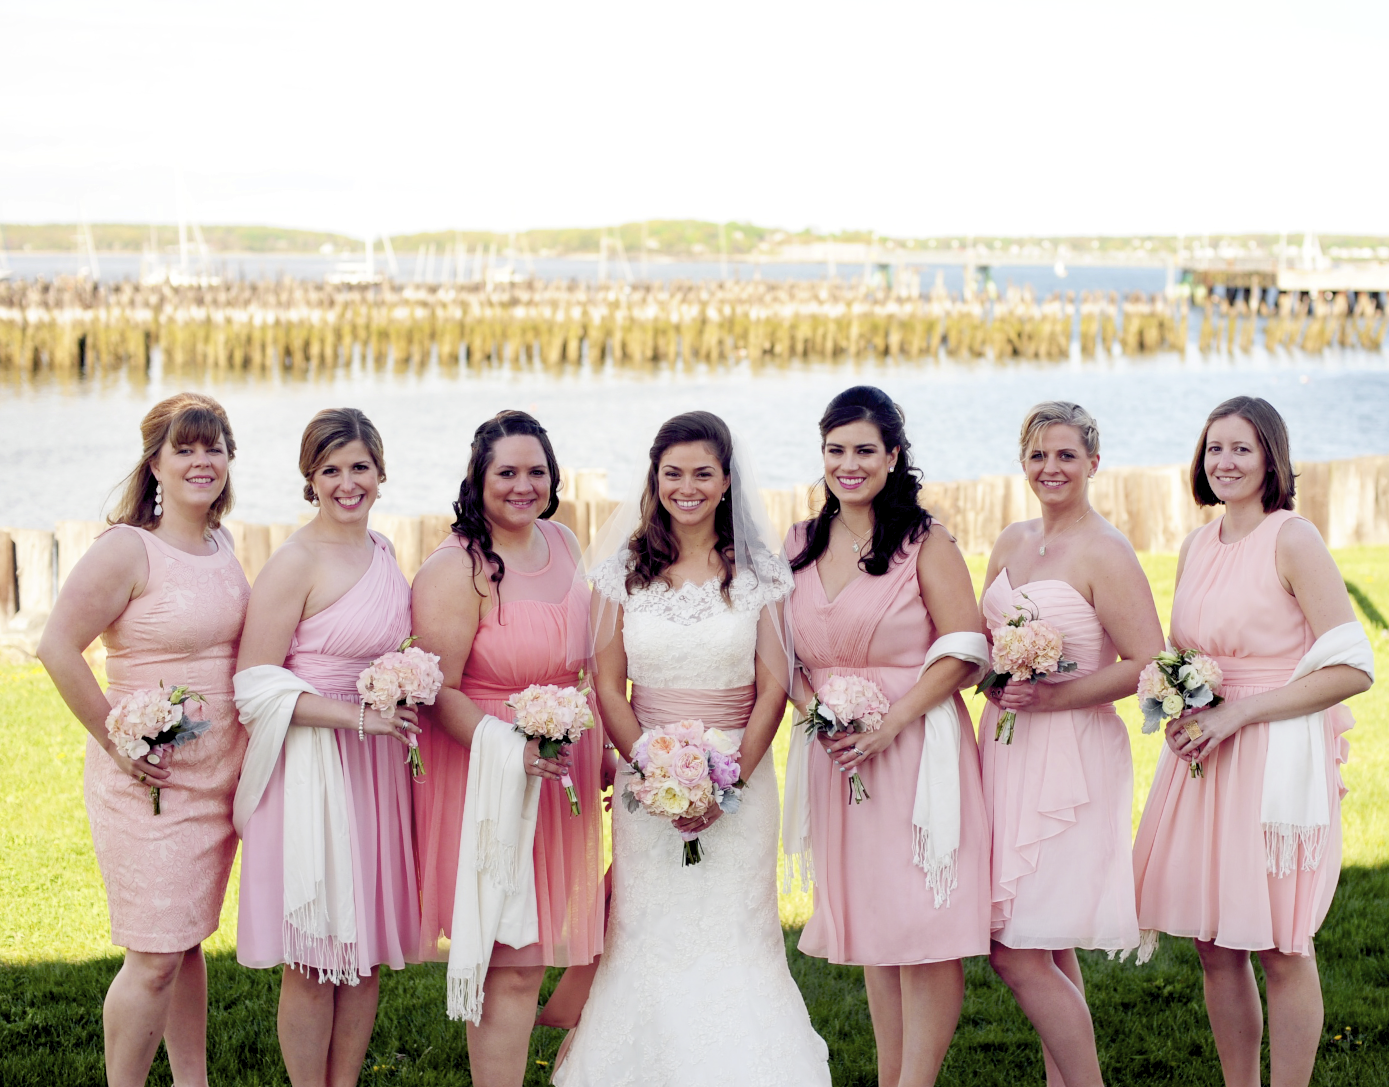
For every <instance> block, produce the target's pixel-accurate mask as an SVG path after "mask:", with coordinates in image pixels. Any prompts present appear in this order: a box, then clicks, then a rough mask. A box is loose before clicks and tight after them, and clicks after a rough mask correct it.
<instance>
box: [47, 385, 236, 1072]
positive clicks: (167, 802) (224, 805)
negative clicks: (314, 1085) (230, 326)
mask: <svg viewBox="0 0 1389 1087" xmlns="http://www.w3.org/2000/svg"><path fill="white" fill-rule="evenodd" d="M140 430H141V435H142V437H143V440H144V450H143V454H142V456H141V459H140V463H139V465H138V466H136V468H135V470H134V471H133V472H131V474H130V476H129V478H128V480H127V482H126V488H125V493H124V495H123V496H122V499H121V502H120V505H119V507H118V508H117V510H116V512H115V513H114V514H113V515H112V517H111V523H112V524H113V525H115V526H116V527H114V528H112V529H109V530H108V531H106V532H105V533H103V534H102V535H101V536H100V537H99V538H98V539H97V541H96V542H95V543H94V544H93V545H92V547H91V549H90V550H89V551H88V552H87V553H86V554H85V555H84V556H83V557H82V559H81V560H80V561H79V562H78V563H77V565H76V566H75V567H74V568H73V571H72V573H71V575H69V577H68V580H67V582H66V584H65V585H64V586H63V591H62V593H61V594H60V595H59V597H58V602H57V605H56V606H55V607H54V609H53V614H52V615H51V616H50V617H49V620H48V625H47V626H46V627H45V629H44V633H43V640H42V641H41V642H40V643H39V659H40V660H42V661H43V664H44V667H45V668H47V669H48V672H49V675H51V676H52V677H53V682H54V685H55V686H56V687H57V688H58V692H59V693H60V694H61V695H62V696H63V700H64V701H65V702H66V703H67V704H68V707H69V708H70V709H71V710H72V712H73V714H74V715H75V716H76V717H77V719H78V720H79V721H81V722H82V724H83V726H85V727H86V729H87V731H88V732H89V733H91V737H90V738H89V739H88V740H87V759H86V769H85V774H84V792H85V794H86V800H87V815H88V817H89V818H90V819H91V824H92V841H93V844H94V845H95V847H96V857H97V863H98V864H99V865H100V867H101V876H102V879H103V880H104V881H105V883H106V898H107V905H108V907H109V909H110V914H111V940H112V942H113V943H116V944H118V945H120V946H122V947H124V948H126V949H127V950H126V956H125V962H124V964H123V965H122V966H121V969H120V972H119V973H118V974H117V975H116V977H115V980H114V981H112V982H111V988H110V990H109V991H108V992H107V994H106V1005H105V1009H104V1015H103V1025H104V1028H105V1035H106V1075H107V1080H108V1082H109V1083H111V1084H113V1085H126V1084H143V1083H144V1082H145V1078H146V1076H148V1074H149V1068H150V1063H151V1062H152V1061H153V1060H154V1054H155V1052H156V1050H157V1049H158V1048H159V1042H160V1039H161V1038H163V1040H164V1042H165V1045H166V1047H167V1049H168V1054H169V1065H170V1068H171V1069H172V1071H173V1075H174V1079H175V1081H176V1082H179V1083H206V1082H207V968H206V966H205V965H204V962H203V954H202V941H203V940H205V939H207V937H208V936H210V935H212V933H213V932H215V931H216V930H217V918H218V915H219V914H220V912H221V908H222V899H223V898H224V896H225V895H226V891H227V877H228V876H229V875H230V873H231V866H232V859H233V858H234V857H235V855H236V834H235V832H234V831H233V829H232V822H231V805H232V794H233V792H234V791H235V789H236V775H237V769H238V768H239V767H240V765H241V753H242V751H243V750H244V749H245V747H246V733H245V732H244V730H243V729H242V728H241V725H240V723H239V722H238V721H237V719H236V708H235V706H234V705H233V704H232V699H231V693H232V662H233V661H234V660H235V658H236V646H237V639H238V638H239V637H240V636H241V623H242V619H243V618H244V616H245V614H246V600H247V597H248V596H249V595H250V590H249V588H248V587H247V585H246V577H245V575H244V574H243V573H242V572H241V567H240V566H239V565H238V564H237V561H236V557H235V556H234V555H233V554H232V549H231V536H230V534H229V533H228V532H227V531H226V529H224V528H220V527H219V524H220V522H221V518H222V517H223V516H224V515H225V514H226V513H227V511H228V510H230V509H231V506H232V490H231V482H230V480H229V478H228V474H227V473H228V467H229V464H230V461H231V459H232V457H233V456H234V455H235V453H236V443H235V442H234V441H233V439H232V433H231V426H230V425H229V424H228V422H227V416H226V413H225V412H224V411H223V410H222V407H221V405H220V404H218V403H217V402H216V401H215V400H213V399H211V398H210V397H206V396H200V395H197V394H195V393H182V394H180V395H178V396H174V397H170V398H169V399H168V400H164V401H161V402H160V403H158V404H156V405H155V406H154V407H153V408H152V409H150V412H149V414H148V415H146V416H145V418H144V421H143V422H142V423H141V425H140ZM98 635H100V636H101V637H102V640H103V641H104V642H105V644H106V649H107V658H106V671H107V676H108V678H109V680H110V686H109V688H108V690H107V692H106V693H105V694H103V693H102V691H101V688H100V686H98V684H97V681H96V678H95V677H94V676H93V675H92V672H91V669H90V668H89V667H88V666H87V662H86V661H85V660H84V659H83V656H82V652H83V650H84V649H86V648H87V646H89V645H91V643H92V641H93V640H94V639H95V638H96V637H97V636H98ZM160 683H163V685H164V687H165V689H169V688H172V687H174V686H177V685H178V684H187V685H188V686H190V687H192V688H193V689H194V690H195V691H197V692H198V693H199V694H201V695H203V696H204V697H205V698H206V700H207V701H206V703H205V704H204V705H203V706H202V708H201V711H199V712H195V716H206V717H208V718H210V719H211V721H212V726H211V727H210V728H209V729H208V730H207V731H206V732H205V733H203V735H202V736H200V737H198V739H197V740H195V741H194V742H192V743H190V744H186V745H185V746H183V747H180V748H179V749H178V751H177V752H176V753H174V754H172V755H168V756H166V757H164V758H161V759H160V760H159V765H153V764H151V763H150V761H149V758H148V756H146V757H145V758H140V759H136V760H134V761H131V760H130V759H127V758H126V757H125V756H124V755H122V754H120V753H119V752H118V751H116V750H114V749H113V748H111V747H110V746H109V743H108V740H107V733H106V725H105V722H106V715H107V713H108V712H109V711H110V709H111V706H112V704H114V703H115V702H116V701H117V700H118V699H119V698H121V697H123V696H125V695H128V694H132V693H134V692H135V691H138V690H147V689H154V688H158V687H159V685H160ZM151 785H157V786H158V787H159V788H160V789H161V790H162V796H161V803H160V814H159V815H157V816H156V815H155V814H154V812H153V809H152V805H151V803H150V786H151Z"/></svg>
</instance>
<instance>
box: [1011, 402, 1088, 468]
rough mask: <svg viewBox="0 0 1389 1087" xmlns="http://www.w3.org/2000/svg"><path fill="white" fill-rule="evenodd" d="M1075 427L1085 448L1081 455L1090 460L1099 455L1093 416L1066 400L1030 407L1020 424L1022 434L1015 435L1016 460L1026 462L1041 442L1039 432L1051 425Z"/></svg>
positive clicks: (1040, 433)
mask: <svg viewBox="0 0 1389 1087" xmlns="http://www.w3.org/2000/svg"><path fill="white" fill-rule="evenodd" d="M1058 424H1059V425H1061V426H1069V427H1075V429H1076V432H1077V433H1078V434H1079V435H1080V440H1081V442H1082V443H1083V444H1084V445H1085V452H1086V453H1088V454H1090V456H1092V457H1096V456H1099V452H1100V425H1099V423H1097V422H1095V417H1094V416H1093V415H1091V414H1090V413H1089V412H1088V411H1086V410H1085V409H1084V408H1082V407H1081V406H1080V405H1079V404H1073V403H1071V401H1069V400H1046V401H1043V402H1042V403H1040V404H1037V405H1034V406H1033V408H1032V410H1031V411H1029V412H1028V413H1027V418H1025V419H1024V420H1023V421H1022V433H1021V434H1020V435H1019V436H1018V457H1019V459H1021V460H1026V459H1027V454H1028V451H1029V450H1031V449H1032V447H1033V446H1035V445H1036V444H1037V443H1038V442H1039V441H1041V439H1042V431H1044V430H1046V429H1047V427H1052V426H1057V425H1058Z"/></svg>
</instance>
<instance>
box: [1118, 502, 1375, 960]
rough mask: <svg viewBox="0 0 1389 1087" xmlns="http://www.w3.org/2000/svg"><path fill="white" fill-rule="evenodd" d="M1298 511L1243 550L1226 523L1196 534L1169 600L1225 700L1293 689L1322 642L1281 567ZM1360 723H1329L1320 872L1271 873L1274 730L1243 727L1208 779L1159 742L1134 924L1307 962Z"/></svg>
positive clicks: (1174, 635)
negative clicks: (1352, 738)
mask: <svg viewBox="0 0 1389 1087" xmlns="http://www.w3.org/2000/svg"><path fill="white" fill-rule="evenodd" d="M1296 516H1297V514H1295V513H1292V512H1290V511H1287V510H1280V511H1277V512H1275V513H1271V514H1269V515H1268V516H1267V517H1265V518H1264V520H1263V522H1262V523H1261V524H1260V525H1259V527H1258V528H1256V529H1255V530H1254V531H1253V532H1251V533H1250V534H1249V535H1248V536H1245V537H1244V538H1243V539H1242V540H1238V541H1236V542H1235V543H1231V544H1227V543H1222V542H1221V540H1220V526H1221V525H1222V524H1223V523H1224V518H1223V517H1222V518H1221V519H1220V520H1218V521H1212V522H1211V523H1210V524H1208V525H1205V526H1203V527H1202V528H1199V529H1197V531H1196V535H1195V536H1194V537H1193V539H1192V541H1191V546H1190V547H1189V548H1188V549H1187V555H1186V564H1185V566H1184V568H1183V570H1182V580H1181V583H1180V584H1179V585H1178V586H1177V592H1176V595H1175V597H1174V598H1173V601H1172V628H1171V640H1172V644H1173V645H1175V646H1178V647H1180V648H1182V649H1196V650H1199V651H1201V652H1202V653H1208V654H1210V655H1211V656H1212V657H1214V658H1215V659H1216V661H1217V662H1218V663H1219V664H1220V667H1221V671H1222V672H1223V673H1224V684H1223V687H1222V690H1221V693H1222V694H1223V695H1224V696H1225V697H1226V698H1231V699H1234V698H1247V697H1249V696H1250V695H1255V694H1260V693H1262V692H1264V691H1269V690H1273V689H1274V688H1276V687H1281V686H1283V685H1284V684H1286V683H1287V681H1288V679H1289V677H1291V676H1292V674H1293V670H1294V669H1295V668H1296V667H1297V663H1298V661H1299V660H1301V659H1302V657H1303V655H1304V654H1306V652H1307V650H1309V649H1310V648H1311V647H1312V643H1313V642H1314V641H1315V640H1316V639H1315V638H1314V637H1313V635H1312V628H1311V626H1309V625H1308V623H1307V619H1306V617H1304V616H1303V614H1302V609H1301V608H1300V607H1299V606H1298V603H1297V600H1296V599H1295V598H1294V597H1293V596H1292V595H1290V594H1289V593H1288V592H1287V590H1286V589H1284V588H1283V584H1282V582H1281V581H1280V580H1279V577H1278V569H1277V566H1276V565H1275V557H1276V550H1277V546H1278V532H1279V530H1280V529H1281V528H1282V526H1283V525H1285V524H1287V522H1289V521H1291V520H1292V519H1293V518H1295V517H1296ZM1354 723H1355V721H1354V718H1352V717H1351V715H1350V711H1349V710H1347V709H1346V708H1345V707H1344V706H1334V707H1332V708H1331V710H1329V711H1328V712H1327V714H1326V728H1325V737H1324V739H1325V742H1326V754H1327V757H1326V774H1327V787H1328V789H1329V793H1330V797H1331V827H1330V834H1329V835H1328V836H1327V839H1326V846H1325V850H1324V852H1323V854H1322V858H1321V863H1320V864H1319V865H1318V866H1317V867H1316V868H1315V869H1314V870H1311V871H1303V870H1302V865H1301V857H1300V856H1299V859H1298V864H1297V868H1296V870H1295V871H1294V872H1292V873H1291V874H1289V875H1286V876H1283V877H1281V878H1280V877H1278V876H1274V875H1271V874H1269V872H1268V871H1267V869H1266V867H1265V860H1264V837H1263V827H1262V824H1261V822H1260V804H1261V802H1262V799H1263V781H1264V759H1265V756H1266V755H1267V752H1268V724H1267V722H1259V723H1256V724H1252V725H1245V726H1244V728H1242V729H1240V730H1239V731H1238V732H1236V733H1235V734H1234V735H1233V736H1231V737H1230V738H1229V739H1228V740H1226V741H1225V742H1224V743H1222V744H1220V746H1219V747H1217V748H1215V749H1214V750H1213V751H1212V752H1211V753H1210V754H1209V755H1208V756H1207V757H1206V758H1205V759H1204V760H1203V761H1202V768H1203V770H1204V771H1205V776H1204V777H1199V778H1193V777H1192V776H1191V775H1190V773H1189V772H1188V769H1187V767H1188V764H1187V763H1185V762H1182V761H1180V760H1179V759H1177V758H1176V757H1175V756H1173V754H1172V752H1171V751H1170V750H1169V749H1168V747H1167V745H1166V743H1165V742H1164V741H1163V740H1162V738H1161V737H1159V736H1153V737H1151V742H1153V743H1162V744H1163V747H1162V754H1161V755H1160V756H1159V757H1158V765H1157V772H1156V773H1155V774H1154V776H1153V787H1152V790H1151V791H1150V792H1149V793H1148V802H1147V805H1146V806H1145V807H1144V809H1143V819H1142V821H1141V822H1140V823H1139V825H1138V835H1137V838H1136V839H1135V841H1134V845H1133V867H1134V877H1135V880H1136V882H1137V896H1138V924H1139V927H1140V928H1142V929H1145V930H1154V931H1158V932H1167V933H1170V934H1171V935H1173V936H1192V937H1195V938H1196V939H1198V940H1209V941H1213V942H1214V943H1216V944H1218V945H1219V946H1221V947H1229V948H1235V949H1238V950H1249V951H1263V950H1269V949H1272V948H1277V949H1278V950H1279V951H1282V952H1284V953H1285V954H1294V955H1309V954H1311V953H1312V937H1313V936H1314V935H1315V934H1316V931H1317V929H1318V928H1320V927H1321V923H1322V921H1323V920H1324V919H1325V918H1326V911H1327V910H1328V909H1329V908H1330V907H1331V899H1332V896H1333V895H1334V894H1335V893H1336V882H1337V880H1338V879H1339V878H1340V873H1341V797H1342V796H1344V795H1345V786H1344V785H1343V784H1342V782H1341V770H1340V764H1341V763H1343V762H1345V761H1346V758H1347V757H1348V755H1349V751H1350V745H1349V744H1348V743H1347V742H1346V739H1345V735H1344V734H1345V733H1346V732H1347V731H1348V730H1349V729H1350V728H1351V727H1352V726H1353V725H1354Z"/></svg>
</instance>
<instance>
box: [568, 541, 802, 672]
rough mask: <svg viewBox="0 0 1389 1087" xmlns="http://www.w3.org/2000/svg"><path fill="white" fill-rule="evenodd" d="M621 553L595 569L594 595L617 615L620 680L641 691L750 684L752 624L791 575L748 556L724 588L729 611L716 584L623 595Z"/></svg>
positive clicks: (771, 560)
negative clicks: (623, 673) (623, 669)
mask: <svg viewBox="0 0 1389 1087" xmlns="http://www.w3.org/2000/svg"><path fill="white" fill-rule="evenodd" d="M626 578H627V552H626V551H622V552H619V553H618V554H617V555H614V556H613V557H612V558H610V559H608V560H607V561H606V562H604V563H602V564H601V565H600V566H598V567H597V568H596V569H595V570H594V573H593V584H594V588H595V589H596V590H597V591H598V593H599V594H600V595H601V596H602V597H603V599H605V600H607V601H610V602H611V603H614V604H618V605H620V606H621V607H622V613H623V618H622V642H623V647H624V648H625V649H626V651H627V677H628V678H629V679H630V680H631V681H632V682H633V683H640V684H642V685H643V686H646V687H690V688H699V689H704V690H727V689H729V688H731V687H745V686H747V685H748V684H749V683H752V682H753V680H754V661H755V659H756V654H757V621H758V617H759V616H760V615H761V613H762V609H763V608H764V607H766V606H767V605H768V604H774V603H776V602H777V601H779V600H782V599H784V598H785V597H786V595H787V594H788V593H789V592H790V591H791V586H792V580H791V571H790V569H789V568H788V567H787V565H786V562H785V561H784V560H783V559H781V558H780V557H778V556H775V555H772V554H771V553H770V552H766V551H764V552H761V553H759V554H757V555H756V556H754V559H753V569H752V570H740V571H739V572H738V574H737V575H736V576H735V577H734V578H733V584H732V586H730V588H729V595H730V596H731V597H732V605H731V606H730V605H729V604H728V603H726V602H725V601H724V599H723V594H722V593H721V592H720V591H719V580H718V579H717V578H711V579H710V580H708V581H705V582H703V583H702V584H698V585H696V584H694V583H692V582H686V583H685V584H684V585H681V586H680V587H679V588H678V589H672V588H671V587H670V586H668V585H667V584H665V582H662V581H656V582H653V583H652V584H650V585H648V586H646V588H643V589H637V590H636V591H635V592H632V593H628V592H627V588H626Z"/></svg>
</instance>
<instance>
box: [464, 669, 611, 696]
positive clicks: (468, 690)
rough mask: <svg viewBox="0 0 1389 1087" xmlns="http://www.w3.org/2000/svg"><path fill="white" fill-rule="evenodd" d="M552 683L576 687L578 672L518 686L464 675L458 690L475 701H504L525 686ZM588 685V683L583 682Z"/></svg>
mask: <svg viewBox="0 0 1389 1087" xmlns="http://www.w3.org/2000/svg"><path fill="white" fill-rule="evenodd" d="M549 684H553V685H554V686H556V687H578V686H579V674H578V673H577V672H570V673H568V674H565V675H558V676H551V677H550V678H548V679H538V680H535V681H534V682H533V683H523V684H521V685H520V686H519V687H508V686H503V685H502V684H498V683H483V682H481V681H479V680H476V679H473V678H472V677H470V676H464V677H463V680H462V682H461V683H459V685H458V689H459V691H461V692H462V693H463V694H465V695H467V696H468V697H469V698H471V699H473V700H474V701H476V700H477V699H479V698H483V699H487V700H488V701H491V702H506V701H507V700H508V699H510V698H511V696H512V695H515V694H520V693H521V692H522V691H524V690H525V689H526V688H527V687H531V686H537V685H538V686H542V687H543V686H546V685H549ZM584 686H588V684H584Z"/></svg>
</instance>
